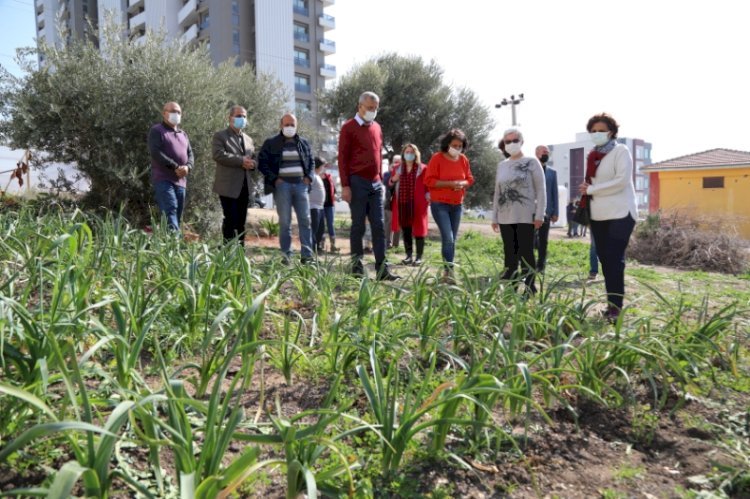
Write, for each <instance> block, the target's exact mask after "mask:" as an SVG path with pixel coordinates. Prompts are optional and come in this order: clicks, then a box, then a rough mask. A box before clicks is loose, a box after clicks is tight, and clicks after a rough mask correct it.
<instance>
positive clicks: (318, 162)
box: [313, 156, 326, 168]
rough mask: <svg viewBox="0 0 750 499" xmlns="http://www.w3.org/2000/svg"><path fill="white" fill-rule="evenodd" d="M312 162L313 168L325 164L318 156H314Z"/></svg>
mask: <svg viewBox="0 0 750 499" xmlns="http://www.w3.org/2000/svg"><path fill="white" fill-rule="evenodd" d="M313 162H315V168H317V167H319V166H323V165H325V164H326V162H325V160H324V159H323V158H321V157H320V156H315V157H314V158H313Z"/></svg>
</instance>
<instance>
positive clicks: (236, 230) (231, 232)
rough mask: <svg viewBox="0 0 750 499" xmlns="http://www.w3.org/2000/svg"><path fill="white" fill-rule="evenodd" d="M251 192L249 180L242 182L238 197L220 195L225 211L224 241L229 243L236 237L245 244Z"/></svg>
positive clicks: (222, 227) (223, 223)
mask: <svg viewBox="0 0 750 499" xmlns="http://www.w3.org/2000/svg"><path fill="white" fill-rule="evenodd" d="M249 199H250V193H249V190H248V188H247V180H245V182H244V183H243V184H242V190H241V191H240V196H239V197H238V198H236V199H235V198H230V197H226V196H219V201H221V209H222V211H223V212H224V220H223V221H222V222H221V233H222V235H223V236H224V242H225V243H228V242H229V241H231V240H232V239H234V238H235V237H238V241H239V243H240V244H241V245H243V246H244V245H245V222H246V220H247V205H248V202H249Z"/></svg>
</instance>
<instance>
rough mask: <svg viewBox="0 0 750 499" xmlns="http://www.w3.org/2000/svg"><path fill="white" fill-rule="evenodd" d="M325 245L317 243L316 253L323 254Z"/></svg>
mask: <svg viewBox="0 0 750 499" xmlns="http://www.w3.org/2000/svg"><path fill="white" fill-rule="evenodd" d="M325 251H326V245H325V244H324V243H318V253H325Z"/></svg>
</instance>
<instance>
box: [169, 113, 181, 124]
mask: <svg viewBox="0 0 750 499" xmlns="http://www.w3.org/2000/svg"><path fill="white" fill-rule="evenodd" d="M181 121H182V114H180V113H169V122H170V123H171V124H173V125H174V126H177V125H179V124H180V122H181Z"/></svg>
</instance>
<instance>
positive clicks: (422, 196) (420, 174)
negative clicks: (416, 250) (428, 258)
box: [391, 163, 430, 237]
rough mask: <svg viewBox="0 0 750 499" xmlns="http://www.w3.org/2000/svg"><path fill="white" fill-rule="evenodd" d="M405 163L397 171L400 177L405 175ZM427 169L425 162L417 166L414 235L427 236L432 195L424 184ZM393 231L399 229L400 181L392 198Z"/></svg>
mask: <svg viewBox="0 0 750 499" xmlns="http://www.w3.org/2000/svg"><path fill="white" fill-rule="evenodd" d="M404 169H405V165H404V164H403V163H402V164H401V166H400V167H399V168H398V170H397V171H396V173H398V175H399V177H400V176H401V175H403V173H404ZM425 171H427V167H426V166H425V165H423V164H419V165H418V166H417V178H416V179H415V182H414V219H413V220H412V226H411V230H412V234H413V235H414V237H427V223H428V222H427V209H428V208H429V206H430V195H429V193H428V192H427V187H426V186H425V184H424V177H425ZM391 212H392V213H393V216H392V218H391V231H393V232H396V231H398V230H399V220H398V182H396V184H395V185H394V188H393V199H392V200H391Z"/></svg>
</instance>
